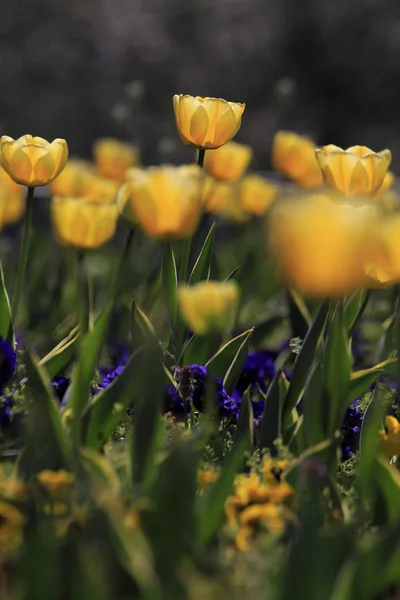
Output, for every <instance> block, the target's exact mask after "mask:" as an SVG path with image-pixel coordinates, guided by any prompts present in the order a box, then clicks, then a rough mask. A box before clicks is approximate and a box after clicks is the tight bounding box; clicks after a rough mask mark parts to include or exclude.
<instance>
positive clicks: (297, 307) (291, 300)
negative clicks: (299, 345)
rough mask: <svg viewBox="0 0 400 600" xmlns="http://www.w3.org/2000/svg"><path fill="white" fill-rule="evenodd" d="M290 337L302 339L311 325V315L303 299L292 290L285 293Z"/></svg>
mask: <svg viewBox="0 0 400 600" xmlns="http://www.w3.org/2000/svg"><path fill="white" fill-rule="evenodd" d="M287 301H288V306H289V319H290V323H291V329H292V336H293V337H300V338H304V337H305V336H306V334H307V331H308V329H309V327H310V324H311V315H310V313H309V310H308V308H307V306H306V303H305V302H304V300H303V298H302V297H301V295H300V294H299V292H297V291H296V290H294V289H289V290H288V293H287Z"/></svg>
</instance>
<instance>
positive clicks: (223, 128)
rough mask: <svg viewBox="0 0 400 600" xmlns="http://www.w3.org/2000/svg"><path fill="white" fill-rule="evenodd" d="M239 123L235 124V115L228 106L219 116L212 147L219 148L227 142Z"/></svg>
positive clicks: (235, 131)
mask: <svg viewBox="0 0 400 600" xmlns="http://www.w3.org/2000/svg"><path fill="white" fill-rule="evenodd" d="M239 127H240V123H239V124H238V123H237V119H236V117H235V113H234V112H233V110H232V108H231V107H230V106H229V105H228V109H227V110H226V111H225V112H224V113H223V114H222V115H220V116H219V118H218V123H217V126H216V128H215V133H214V139H213V147H214V148H219V147H220V146H223V145H224V144H226V142H229V140H230V139H231V138H232V137H233V136H234V135H235V133H237V131H238V129H239Z"/></svg>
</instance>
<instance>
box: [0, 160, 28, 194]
mask: <svg viewBox="0 0 400 600" xmlns="http://www.w3.org/2000/svg"><path fill="white" fill-rule="evenodd" d="M0 185H1V186H3V187H5V188H6V189H7V190H8V192H9V194H10V195H11V196H21V197H25V188H24V186H22V185H20V184H19V183H15V181H13V180H12V179H11V177H10V176H9V174H8V173H7V171H5V170H4V169H3V167H0Z"/></svg>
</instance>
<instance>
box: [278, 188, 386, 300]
mask: <svg viewBox="0 0 400 600" xmlns="http://www.w3.org/2000/svg"><path fill="white" fill-rule="evenodd" d="M376 215H377V212H376V209H375V208H374V207H373V206H371V205H358V204H354V205H353V204H349V203H347V204H345V203H343V202H340V201H334V200H332V198H330V197H329V196H328V195H323V194H315V195H313V196H308V197H305V198H298V197H294V198H288V199H284V200H282V201H278V202H276V203H275V204H274V206H273V207H272V208H271V211H270V213H269V219H268V241H269V248H270V250H271V252H272V256H273V258H274V260H275V261H276V263H277V266H278V268H279V270H280V271H281V274H282V276H283V278H284V280H285V282H286V283H287V284H288V285H289V286H291V287H294V288H297V289H299V290H300V291H302V292H304V293H306V294H308V295H312V296H340V295H343V294H346V293H347V292H349V291H352V290H354V289H356V288H358V287H362V286H364V285H365V284H366V274H365V269H364V264H363V260H364V257H365V252H366V247H367V244H368V243H369V234H370V230H371V228H372V226H373V224H374V222H375V220H376Z"/></svg>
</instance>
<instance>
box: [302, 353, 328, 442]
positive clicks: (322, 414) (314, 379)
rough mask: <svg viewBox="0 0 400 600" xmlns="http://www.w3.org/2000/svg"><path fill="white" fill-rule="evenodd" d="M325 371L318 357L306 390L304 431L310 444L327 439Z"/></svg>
mask: <svg viewBox="0 0 400 600" xmlns="http://www.w3.org/2000/svg"><path fill="white" fill-rule="evenodd" d="M322 384H323V372H322V364H321V360H318V358H316V361H315V364H314V366H313V368H312V371H311V373H310V376H309V378H308V380H307V384H306V388H305V391H304V413H303V414H304V433H305V436H306V440H307V445H308V446H314V445H315V444H318V443H319V442H322V441H323V440H325V439H326V436H325V431H326V427H325V426H324V425H325V422H326V411H327V403H326V402H325V397H324V395H323V393H322Z"/></svg>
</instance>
